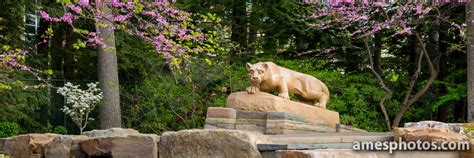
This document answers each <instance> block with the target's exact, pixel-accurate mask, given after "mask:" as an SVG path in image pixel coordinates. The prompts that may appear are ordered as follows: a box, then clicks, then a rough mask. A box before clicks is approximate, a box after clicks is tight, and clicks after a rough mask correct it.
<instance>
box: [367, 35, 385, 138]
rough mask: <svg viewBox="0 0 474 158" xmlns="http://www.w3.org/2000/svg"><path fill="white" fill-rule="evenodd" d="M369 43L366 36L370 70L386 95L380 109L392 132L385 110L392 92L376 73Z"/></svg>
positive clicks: (381, 101)
mask: <svg viewBox="0 0 474 158" xmlns="http://www.w3.org/2000/svg"><path fill="white" fill-rule="evenodd" d="M368 41H369V39H368V36H365V37H364V45H365V48H366V49H367V54H368V56H369V63H370V70H371V71H372V73H373V74H374V75H375V77H376V78H377V80H378V81H379V84H380V85H381V86H382V89H384V90H385V94H384V96H383V98H382V99H381V100H380V102H379V106H380V109H381V110H382V113H383V116H384V118H385V123H386V125H387V128H388V131H391V130H392V128H391V123H390V118H389V117H388V114H387V109H386V108H385V100H386V99H387V98H388V97H389V96H390V94H391V93H392V91H391V90H390V89H389V88H388V87H387V86H386V85H385V82H384V80H383V79H382V77H381V76H380V74H379V73H377V71H375V69H374V61H373V59H372V51H371V50H370V47H369V43H368Z"/></svg>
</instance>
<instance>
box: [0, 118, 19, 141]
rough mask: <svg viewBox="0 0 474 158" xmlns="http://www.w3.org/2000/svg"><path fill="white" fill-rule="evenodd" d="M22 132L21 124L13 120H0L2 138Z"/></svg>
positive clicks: (0, 136)
mask: <svg viewBox="0 0 474 158" xmlns="http://www.w3.org/2000/svg"><path fill="white" fill-rule="evenodd" d="M18 134H20V126H19V125H18V124H17V123H12V122H0V138H5V137H11V136H15V135H18Z"/></svg>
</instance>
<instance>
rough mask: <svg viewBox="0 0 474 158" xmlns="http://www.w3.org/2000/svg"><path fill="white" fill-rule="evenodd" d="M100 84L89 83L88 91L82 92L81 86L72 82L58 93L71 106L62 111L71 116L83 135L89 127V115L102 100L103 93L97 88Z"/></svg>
mask: <svg viewBox="0 0 474 158" xmlns="http://www.w3.org/2000/svg"><path fill="white" fill-rule="evenodd" d="M97 85H98V83H97V82H96V83H88V84H87V87H88V89H86V90H82V89H80V88H79V85H74V84H72V83H70V82H67V83H66V84H64V86H63V87H61V88H58V90H57V92H58V93H59V94H61V95H62V96H64V98H65V99H66V103H67V104H68V105H69V106H64V107H63V108H62V109H61V110H62V111H63V112H64V113H65V114H67V115H69V116H71V118H72V120H73V121H74V123H76V125H77V126H79V128H80V130H81V133H82V131H83V130H84V128H85V127H86V126H87V121H89V120H91V119H90V118H89V113H90V112H91V111H92V110H94V108H95V106H96V105H97V104H98V103H99V102H100V101H101V100H102V98H103V96H102V92H101V91H100V89H99V88H98V87H97Z"/></svg>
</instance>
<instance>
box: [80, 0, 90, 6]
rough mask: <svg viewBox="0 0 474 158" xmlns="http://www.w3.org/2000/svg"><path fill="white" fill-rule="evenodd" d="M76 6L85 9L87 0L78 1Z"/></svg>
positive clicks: (87, 3)
mask: <svg viewBox="0 0 474 158" xmlns="http://www.w3.org/2000/svg"><path fill="white" fill-rule="evenodd" d="M77 4H79V5H80V6H83V7H86V6H89V0H79V1H78V2H77Z"/></svg>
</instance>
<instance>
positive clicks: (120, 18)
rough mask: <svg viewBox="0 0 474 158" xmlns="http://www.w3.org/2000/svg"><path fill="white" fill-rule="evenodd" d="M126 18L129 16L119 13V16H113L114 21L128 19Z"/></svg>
mask: <svg viewBox="0 0 474 158" xmlns="http://www.w3.org/2000/svg"><path fill="white" fill-rule="evenodd" d="M128 18H130V16H129V15H119V16H115V17H114V21H116V22H123V21H126V20H128Z"/></svg>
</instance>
